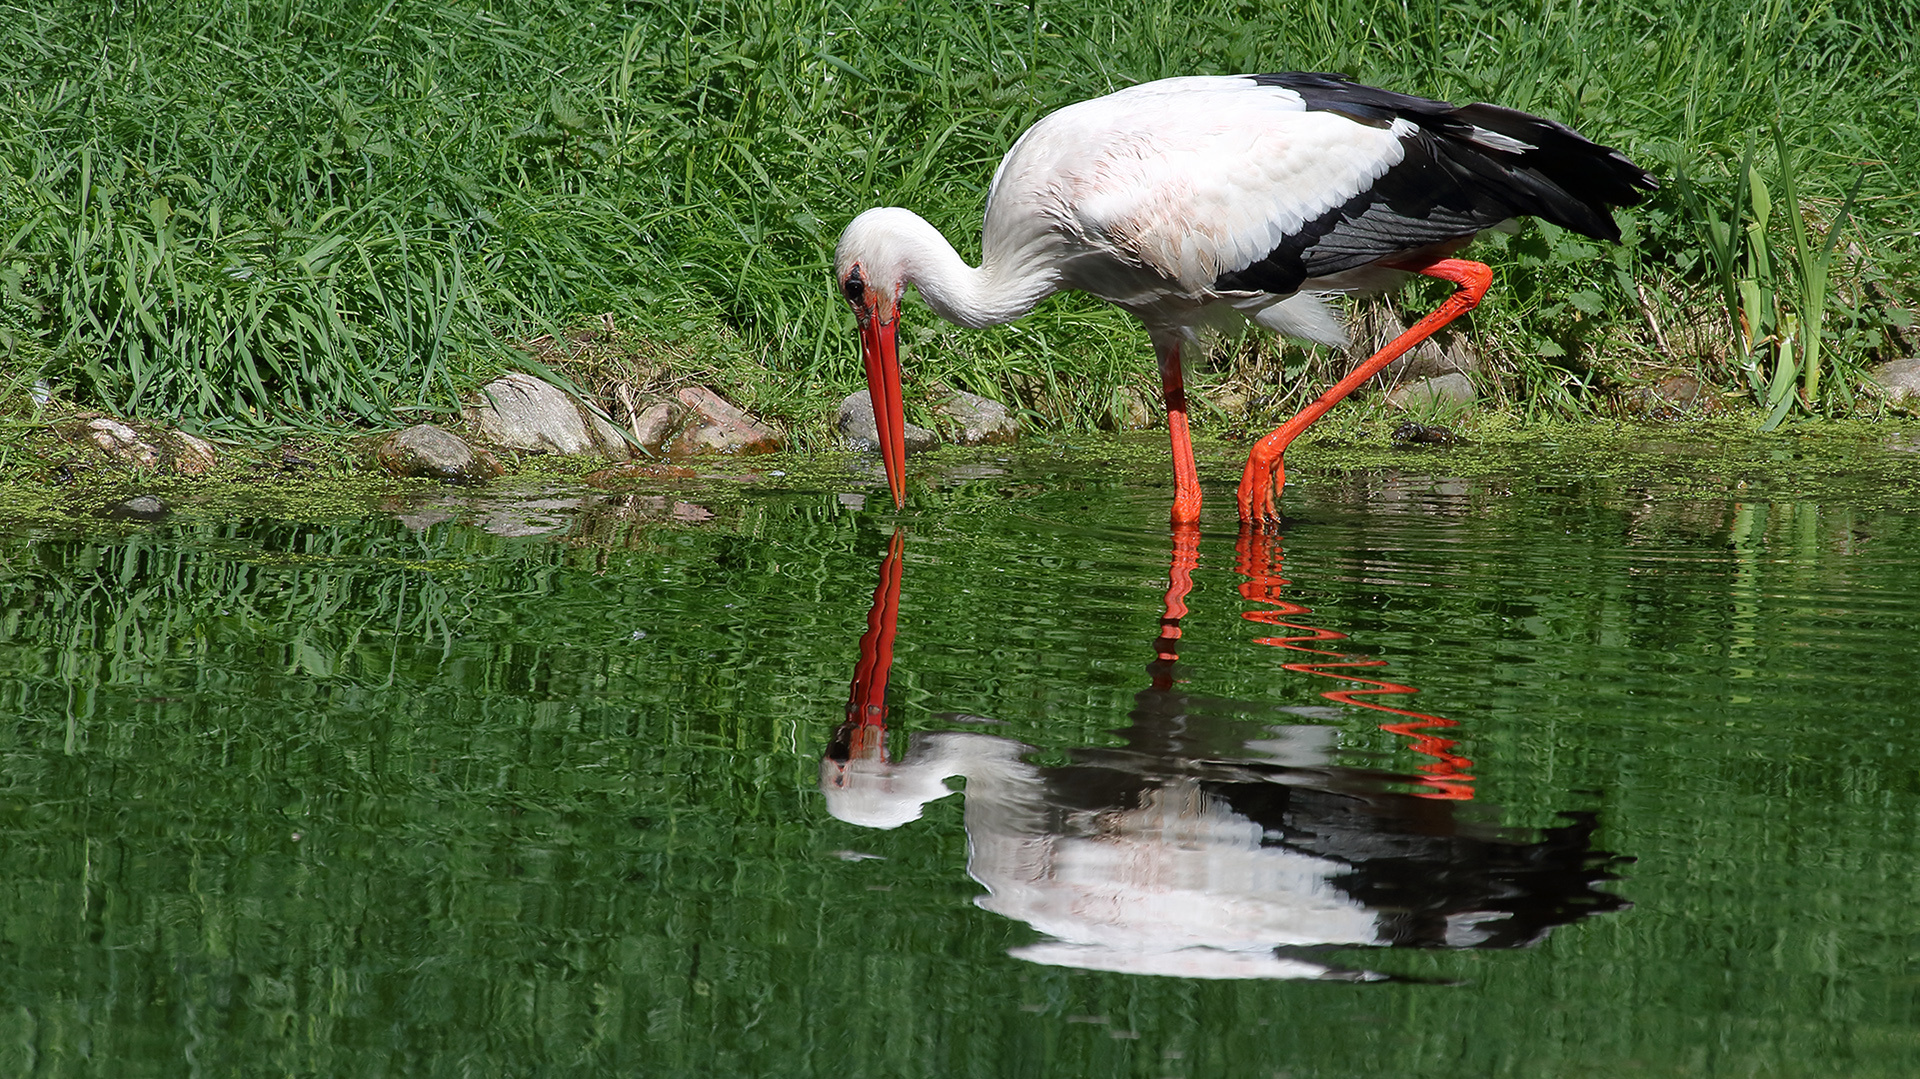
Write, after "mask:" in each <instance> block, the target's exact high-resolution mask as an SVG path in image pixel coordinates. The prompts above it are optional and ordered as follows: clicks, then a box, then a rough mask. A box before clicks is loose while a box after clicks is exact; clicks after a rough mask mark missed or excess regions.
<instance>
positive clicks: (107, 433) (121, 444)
mask: <svg viewBox="0 0 1920 1079" xmlns="http://www.w3.org/2000/svg"><path fill="white" fill-rule="evenodd" d="M87 438H88V439H89V440H90V441H92V443H93V444H94V445H95V446H98V447H100V451H101V452H102V453H105V454H106V455H107V456H108V457H111V458H113V459H114V460H116V461H119V462H121V463H122V464H129V465H132V466H134V467H135V468H157V467H159V465H160V460H161V456H162V453H161V450H160V447H158V446H155V445H154V444H153V443H151V442H148V441H147V440H145V439H143V438H141V437H140V433H139V432H138V431H135V430H134V429H133V428H131V427H129V426H127V425H126V424H124V423H121V422H120V421H119V420H113V419H108V418H107V417H105V416H101V417H99V418H98V419H93V420H88V421H87Z"/></svg>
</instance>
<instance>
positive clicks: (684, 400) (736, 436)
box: [667, 386, 786, 456]
mask: <svg viewBox="0 0 1920 1079" xmlns="http://www.w3.org/2000/svg"><path fill="white" fill-rule="evenodd" d="M676 396H677V397H678V398H679V400H680V403H681V404H682V405H684V406H686V409H687V422H686V426H684V427H682V428H681V429H680V433H679V435H677V436H675V438H674V439H673V442H672V444H671V445H670V446H669V447H668V451H667V452H669V453H671V454H674V455H675V456H687V455H691V454H696V453H778V452H779V451H780V450H783V449H785V448H786V440H785V439H783V438H781V437H780V435H779V432H777V431H775V430H773V429H772V428H771V427H768V426H767V425H766V424H763V423H761V422H760V421H759V420H756V419H754V418H753V417H752V416H749V415H747V414H746V413H745V412H742V411H740V409H738V408H736V407H734V406H733V405H732V404H730V403H728V402H727V401H726V400H725V399H724V398H722V397H721V396H720V395H719V394H717V393H714V392H713V391H712V390H709V389H707V388H705V387H703V386H689V387H687V388H686V389H684V390H681V391H680V392H679V394H677V395H676Z"/></svg>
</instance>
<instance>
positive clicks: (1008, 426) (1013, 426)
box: [933, 390, 1020, 446]
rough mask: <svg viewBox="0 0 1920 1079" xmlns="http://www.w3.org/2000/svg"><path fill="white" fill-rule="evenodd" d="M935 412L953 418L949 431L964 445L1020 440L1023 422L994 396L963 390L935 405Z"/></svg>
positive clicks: (993, 444) (954, 438) (953, 437)
mask: <svg viewBox="0 0 1920 1079" xmlns="http://www.w3.org/2000/svg"><path fill="white" fill-rule="evenodd" d="M933 411H934V413H935V414H936V415H940V416H944V417H946V418H947V419H948V420H950V421H952V426H951V428H950V429H949V433H950V435H951V437H952V439H953V441H954V442H957V443H959V444H960V445H962V446H995V445H1003V444H1006V443H1011V442H1018V441H1019V440H1020V421H1019V420H1017V419H1014V417H1013V413H1011V412H1009V411H1007V406H1005V405H1003V404H1001V403H1000V402H998V401H995V400H993V399H992V398H989V397H981V396H979V395H978V394H972V393H967V392H966V391H965V390H961V391H957V392H956V393H954V394H953V396H951V397H948V398H947V399H946V400H944V401H941V402H940V403H939V404H936V405H934V406H933Z"/></svg>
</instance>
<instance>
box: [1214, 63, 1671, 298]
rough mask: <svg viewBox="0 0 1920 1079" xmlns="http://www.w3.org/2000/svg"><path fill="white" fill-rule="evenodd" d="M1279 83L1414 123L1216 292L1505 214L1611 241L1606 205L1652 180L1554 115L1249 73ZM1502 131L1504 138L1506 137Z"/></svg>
mask: <svg viewBox="0 0 1920 1079" xmlns="http://www.w3.org/2000/svg"><path fill="white" fill-rule="evenodd" d="M1253 79H1254V81H1255V82H1256V83H1259V84H1260V85H1262V86H1278V87H1283V88H1285V89H1288V90H1291V91H1293V92H1294V93H1296V94H1299V95H1300V97H1301V98H1302V99H1303V100H1304V101H1305V102H1306V106H1307V108H1308V109H1310V110H1314V111H1323V112H1334V113H1338V114H1340V115H1342V116H1346V117H1348V118H1350V119H1352V120H1354V121H1355V122H1357V123H1362V124H1367V125H1370V126H1374V127H1385V126H1387V125H1388V124H1391V123H1392V122H1393V121H1395V120H1406V121H1408V122H1410V123H1412V124H1413V125H1415V128H1416V130H1415V131H1414V132H1412V133H1411V134H1409V135H1408V136H1406V137H1405V138H1404V139H1403V140H1402V142H1403V146H1404V149H1405V152H1406V157H1405V159H1404V160H1402V161H1401V162H1400V163H1398V164H1396V165H1394V166H1393V167H1392V168H1390V169H1388V170H1387V172H1386V173H1385V174H1384V175H1382V176H1381V177H1380V178H1379V179H1377V180H1375V181H1374V183H1373V184H1372V185H1371V186H1370V187H1369V188H1368V189H1367V190H1365V191H1362V192H1360V193H1359V194H1356V195H1355V196H1354V197H1353V198H1352V199H1350V200H1348V201H1347V202H1345V203H1342V204H1341V205H1339V206H1335V207H1333V208H1332V209H1330V210H1328V211H1327V212H1326V213H1324V214H1322V215H1320V216H1319V217H1318V218H1316V219H1314V220H1312V221H1309V222H1307V223H1306V224H1305V225H1303V226H1302V228H1301V229H1300V230H1299V231H1298V232H1296V233H1294V234H1293V235H1290V236H1288V237H1287V238H1286V239H1285V240H1284V241H1283V242H1282V243H1281V244H1280V246H1279V247H1276V248H1275V249H1274V250H1273V251H1271V252H1269V253H1268V254H1267V255H1266V256H1265V257H1264V258H1261V259H1259V260H1257V261H1255V262H1254V263H1252V264H1251V265H1248V266H1245V267H1242V268H1241V269H1238V270H1235V271H1232V272H1229V273H1226V274H1222V275H1221V276H1220V278H1219V280H1217V281H1216V282H1215V288H1218V289H1220V290H1222V291H1249V292H1271V293H1276V294H1285V293H1290V292H1293V291H1295V290H1297V289H1298V288H1299V287H1300V285H1301V283H1302V282H1303V281H1305V280H1307V279H1308V278H1310V277H1325V276H1328V275H1330V274H1336V273H1340V272H1342V271H1345V270H1353V269H1358V268H1360V267H1362V266H1366V265H1369V264H1371V263H1375V262H1378V261H1380V260H1382V259H1388V258H1392V257H1393V256H1395V255H1400V254H1404V253H1406V252H1409V251H1415V250H1418V249H1420V248H1423V247H1427V246H1429V245H1432V244H1437V243H1444V242H1447V241H1450V240H1459V239H1465V238H1468V237H1471V236H1473V235H1474V234H1475V233H1477V232H1479V231H1480V230H1482V229H1485V228H1488V227H1490V226H1492V225H1495V224H1498V223H1499V222H1501V221H1505V220H1507V219H1508V218H1511V217H1520V216H1532V217H1539V218H1543V219H1545V220H1547V221H1551V222H1553V223H1554V224H1556V225H1559V226H1561V227H1562V228H1567V229H1571V230H1573V231H1575V232H1578V233H1581V234H1583V235H1587V236H1591V237H1593V238H1595V239H1599V240H1618V239H1619V238H1620V229H1619V226H1618V225H1616V224H1615V223H1614V220H1613V215H1612V213H1611V212H1610V210H1611V207H1614V206H1632V205H1635V204H1637V203H1639V202H1640V201H1641V200H1642V199H1643V198H1645V197H1646V193H1647V192H1649V191H1652V190H1654V189H1656V188H1657V187H1658V186H1659V185H1658V184H1657V183H1656V182H1655V180H1654V178H1653V177H1652V176H1651V175H1649V174H1648V173H1647V172H1646V171H1645V170H1643V169H1641V168H1640V167H1639V166H1637V165H1635V164H1633V162H1631V161H1628V160H1627V159H1626V157H1624V156H1623V155H1621V154H1620V152H1619V151H1617V150H1614V149H1612V148H1611V147H1607V146H1601V145H1598V144H1596V143H1594V142H1592V141H1590V140H1588V139H1586V138H1585V137H1583V136H1581V135H1580V133H1579V132H1576V131H1574V130H1573V129H1572V128H1570V127H1567V126H1566V125H1564V124H1560V123H1556V122H1555V121H1552V120H1548V119H1545V118H1543V117H1539V116H1533V115H1530V114H1528V113H1524V112H1520V111H1519V110H1517V109H1508V108H1502V107H1501V106H1498V105H1488V104H1474V105H1464V106H1458V107H1456V106H1454V105H1451V104H1448V103H1447V102H1445V101H1435V100H1433V99H1431V98H1424V97H1415V96H1413V95H1412V94H1400V93H1395V92H1393V91H1391V90H1381V89H1378V88H1376V87H1372V86H1363V85H1361V84H1360V83H1357V82H1354V81H1353V80H1351V79H1349V78H1347V77H1346V76H1344V75H1331V74H1321V73H1312V72H1287V73H1282V74H1273V75H1256V76H1254V77H1253ZM1506 140H1511V142H1510V143H1509V142H1507V141H1506Z"/></svg>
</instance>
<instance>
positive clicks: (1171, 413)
mask: <svg viewBox="0 0 1920 1079" xmlns="http://www.w3.org/2000/svg"><path fill="white" fill-rule="evenodd" d="M1154 352H1155V354H1156V356H1157V358H1158V359H1159V361H1160V396H1161V397H1162V398H1164V399H1165V400H1166V403H1167V433H1168V435H1170V436H1171V437H1172V440H1173V523H1174V524H1176V525H1190V524H1194V523H1196V522H1198V521H1199V520H1200V472H1199V469H1198V468H1196V467H1195V466H1194V463H1193V436H1192V435H1191V434H1189V433H1188V432H1187V388H1186V383H1185V381H1184V380H1183V378H1182V376H1181V373H1180V342H1179V341H1178V340H1177V339H1176V340H1174V341H1173V342H1171V343H1163V342H1159V341H1156V342H1154Z"/></svg>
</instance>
